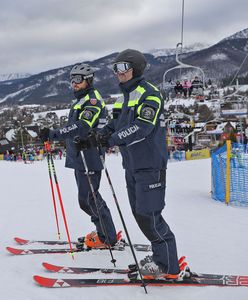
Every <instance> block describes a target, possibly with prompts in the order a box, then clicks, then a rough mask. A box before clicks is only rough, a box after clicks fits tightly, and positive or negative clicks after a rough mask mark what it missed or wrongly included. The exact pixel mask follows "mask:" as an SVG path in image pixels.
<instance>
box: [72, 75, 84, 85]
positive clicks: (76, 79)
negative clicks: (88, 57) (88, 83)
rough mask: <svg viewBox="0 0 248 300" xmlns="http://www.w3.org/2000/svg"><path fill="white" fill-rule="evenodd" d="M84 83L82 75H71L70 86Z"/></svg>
mask: <svg viewBox="0 0 248 300" xmlns="http://www.w3.org/2000/svg"><path fill="white" fill-rule="evenodd" d="M83 81H84V78H83V76H82V75H72V76H71V77H70V82H71V85H73V83H77V84H79V83H82V82H83Z"/></svg>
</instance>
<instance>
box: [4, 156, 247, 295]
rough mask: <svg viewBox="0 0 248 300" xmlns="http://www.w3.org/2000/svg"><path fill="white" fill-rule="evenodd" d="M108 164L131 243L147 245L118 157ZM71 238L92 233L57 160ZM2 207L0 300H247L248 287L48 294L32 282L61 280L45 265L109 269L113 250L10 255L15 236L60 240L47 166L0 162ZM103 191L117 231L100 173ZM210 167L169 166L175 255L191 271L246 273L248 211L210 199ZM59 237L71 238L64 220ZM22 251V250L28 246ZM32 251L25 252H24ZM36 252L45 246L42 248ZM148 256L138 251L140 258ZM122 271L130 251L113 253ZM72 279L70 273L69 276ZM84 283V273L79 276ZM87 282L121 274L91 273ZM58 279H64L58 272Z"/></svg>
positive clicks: (69, 176) (70, 178)
mask: <svg viewBox="0 0 248 300" xmlns="http://www.w3.org/2000/svg"><path fill="white" fill-rule="evenodd" d="M106 163H107V166H108V169H109V172H110V175H111V178H112V181H113V184H114V187H115V190H116V194H117V197H118V201H119V204H120V207H121V209H122V211H123V215H124V218H125V220H126V223H127V227H128V229H129V231H130V236H131V239H132V241H133V242H140V243H146V242H147V241H146V238H145V237H144V236H143V234H142V233H141V231H140V230H139V228H138V226H137V225H136V223H135V220H134V218H133V216H132V214H131V210H130V207H129V203H128V199H127V193H126V187H125V181H124V172H123V169H122V167H121V157H120V156H114V155H112V156H107V157H106ZM55 164H56V170H57V175H58V180H59V184H60V188H61V193H62V196H63V201H64V207H65V210H66V215H67V219H68V225H69V229H70V233H71V238H72V239H76V238H77V237H78V236H81V235H83V234H85V233H88V232H90V231H91V230H92V229H94V227H93V226H92V224H91V222H90V219H89V217H88V216H87V215H86V214H85V213H83V212H82V211H80V209H79V206H78V203H77V190H76V184H75V180H74V174H73V170H70V169H66V168H64V161H63V160H62V161H59V160H56V161H55ZM0 178H1V201H0V219H1V223H0V231H1V239H0V243H1V251H0V259H1V271H0V277H1V280H0V286H1V299H8V300H17V299H18V300H44V299H46V300H50V299H52V300H56V299H60V300H68V299H90V298H91V299H93V298H94V299H101V300H105V299H106V300H107V299H125V300H126V299H127V298H128V299H136V300H144V299H153V300H157V299H169V300H174V299H190V300H193V299H197V300H199V299H201V300H209V299H214V300H215V299H216V300H217V299H218V300H222V299H223V300H229V299H230V300H231V299H232V300H233V299H239V300H241V299H244V300H245V299H248V288H246V287H149V286H148V295H145V294H144V289H143V288H141V287H97V288H95V287H93V288H69V289H48V288H42V287H39V286H38V285H36V284H35V283H34V282H33V279H32V276H33V275H35V274H37V275H41V276H48V277H56V274H55V273H49V272H47V271H45V270H43V268H42V266H41V263H42V262H44V261H45V262H49V263H54V264H59V265H71V266H85V267H112V264H111V262H110V260H111V258H110V255H109V253H108V251H100V252H97V251H95V252H93V251H92V252H89V253H77V254H76V255H75V260H74V261H73V260H72V258H71V256H70V255H69V254H51V255H30V256H29V255H27V256H13V255H11V254H8V253H7V252H6V250H5V247H6V246H16V244H15V243H14V241H13V240H12V239H13V237H15V236H20V237H23V238H29V239H36V238H38V239H55V238H56V225H55V219H54V213H53V205H52V200H51V191H50V186H49V179H48V172H47V163H46V161H43V162H35V163H34V164H30V165H28V164H27V165H25V164H23V163H15V162H4V161H1V162H0ZM100 190H101V193H102V195H103V197H104V198H105V199H106V201H107V203H108V205H109V207H110V209H111V212H112V214H113V218H114V221H115V224H116V227H117V229H118V230H120V229H122V225H121V222H120V218H119V215H118V212H117V209H116V207H115V203H114V201H113V199H112V195H111V192H110V189H109V186H108V183H107V180H106V177H105V174H103V178H102V183H101V189H100ZM210 191H211V161H210V159H206V160H198V161H184V162H171V163H169V164H168V172H167V192H166V203H167V205H166V208H165V209H164V211H163V215H164V218H165V219H166V220H167V222H168V223H169V224H170V226H171V228H172V230H173V231H174V233H175V235H176V238H177V246H178V254H179V256H181V255H186V256H187V259H188V263H189V265H190V267H191V269H192V270H194V271H199V272H205V273H226V274H242V275H248V260H247V253H248V237H247V228H248V210H247V209H245V208H234V207H227V206H226V205H224V204H222V203H218V202H215V201H214V200H212V199H211V194H210ZM61 220H62V219H61V216H60V224H61V225H60V226H61V232H62V233H63V234H62V238H63V239H65V238H66V234H65V230H64V227H63V224H62V221H61ZM23 247H24V246H23ZM26 247H27V246H26ZM33 247H37V248H40V247H41V246H39V245H37V244H36V245H33ZM144 255H145V253H141V252H137V257H138V259H140V258H142V257H143V256H144ZM114 256H115V258H116V259H117V267H126V266H127V264H129V263H133V258H132V255H131V252H130V250H128V249H127V250H125V252H114ZM64 276H66V277H72V276H73V275H68V274H66V275H64ZM74 276H77V277H79V276H80V275H74ZM81 276H84V277H85V278H87V277H89V278H92V277H99V278H103V277H104V276H105V277H109V278H112V277H113V276H123V275H114V274H109V275H103V274H94V275H93V274H91V275H89V274H88V275H81ZM60 277H61V274H60Z"/></svg>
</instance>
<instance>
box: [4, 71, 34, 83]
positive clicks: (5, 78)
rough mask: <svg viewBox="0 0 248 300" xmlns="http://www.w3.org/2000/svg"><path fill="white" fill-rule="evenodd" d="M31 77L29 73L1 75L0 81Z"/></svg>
mask: <svg viewBox="0 0 248 300" xmlns="http://www.w3.org/2000/svg"><path fill="white" fill-rule="evenodd" d="M29 76H31V74H29V73H10V74H0V81H7V80H15V79H22V78H27V77H29Z"/></svg>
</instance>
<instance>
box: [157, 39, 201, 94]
mask: <svg viewBox="0 0 248 300" xmlns="http://www.w3.org/2000/svg"><path fill="white" fill-rule="evenodd" d="M180 45H182V43H178V44H177V46H176V62H177V63H178V65H177V66H175V67H173V68H170V69H168V70H167V71H165V72H164V74H163V82H162V89H163V90H164V91H165V92H168V93H169V92H170V90H171V89H172V87H173V86H172V82H171V80H166V76H167V77H168V73H169V72H172V71H173V70H177V69H180V70H181V69H194V70H196V71H197V75H196V76H198V74H199V73H200V74H201V83H200V86H199V85H198V86H197V85H195V86H194V87H193V89H192V93H191V94H193V95H195V96H196V98H198V99H201V98H202V97H203V87H204V86H205V74H204V71H203V70H202V69H201V68H200V67H196V66H193V65H189V64H185V63H183V62H182V61H180V60H179V58H178V48H179V46H180ZM181 78H182V76H181Z"/></svg>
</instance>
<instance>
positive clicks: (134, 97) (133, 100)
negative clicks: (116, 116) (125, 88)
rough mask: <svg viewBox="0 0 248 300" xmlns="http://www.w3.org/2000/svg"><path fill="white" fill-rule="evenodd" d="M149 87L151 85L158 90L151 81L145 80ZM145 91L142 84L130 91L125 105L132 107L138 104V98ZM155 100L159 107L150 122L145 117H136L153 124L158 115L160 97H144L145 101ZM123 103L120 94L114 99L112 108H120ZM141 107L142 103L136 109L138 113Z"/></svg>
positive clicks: (122, 97)
mask: <svg viewBox="0 0 248 300" xmlns="http://www.w3.org/2000/svg"><path fill="white" fill-rule="evenodd" d="M147 83H148V84H149V85H150V86H151V87H153V88H154V89H155V90H156V91H159V90H158V88H156V87H155V86H154V85H152V84H151V83H149V82H147ZM145 92H146V90H145V89H144V88H143V87H142V86H140V85H139V86H138V87H137V88H136V89H135V90H134V91H132V92H131V93H130V95H129V101H128V104H127V106H128V107H134V106H136V105H138V104H139V100H140V98H141V97H142V95H143V94H144V93H145ZM147 100H148V101H149V100H150V101H155V102H157V103H158V105H159V108H158V109H157V112H156V115H155V117H154V120H153V122H151V121H148V120H146V119H143V118H140V117H138V119H141V120H143V121H146V122H150V123H152V124H155V123H156V120H157V116H158V113H159V111H160V109H161V99H160V98H159V97H156V96H147V97H146V101H147ZM123 103H124V96H121V97H119V98H118V99H117V100H116V102H115V104H114V108H116V109H121V108H122V106H123ZM141 108H142V104H141V105H140V106H139V107H138V109H137V113H138V114H139V113H140V110H141Z"/></svg>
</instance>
